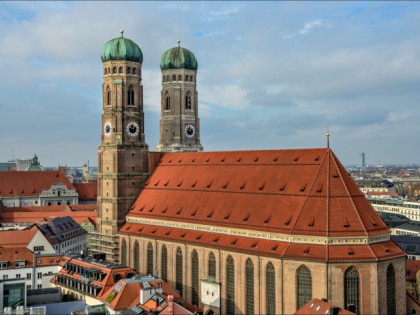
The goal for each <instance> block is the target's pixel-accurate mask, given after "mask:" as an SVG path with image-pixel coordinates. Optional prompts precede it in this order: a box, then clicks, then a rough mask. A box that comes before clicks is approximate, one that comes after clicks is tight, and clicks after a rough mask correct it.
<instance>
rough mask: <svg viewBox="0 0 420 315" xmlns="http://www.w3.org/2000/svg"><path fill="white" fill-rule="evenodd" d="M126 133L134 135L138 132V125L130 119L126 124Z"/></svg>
mask: <svg viewBox="0 0 420 315" xmlns="http://www.w3.org/2000/svg"><path fill="white" fill-rule="evenodd" d="M127 133H128V135H129V136H131V137H134V136H137V135H138V134H139V125H138V124H137V123H136V122H134V121H132V122H129V123H128V124H127Z"/></svg>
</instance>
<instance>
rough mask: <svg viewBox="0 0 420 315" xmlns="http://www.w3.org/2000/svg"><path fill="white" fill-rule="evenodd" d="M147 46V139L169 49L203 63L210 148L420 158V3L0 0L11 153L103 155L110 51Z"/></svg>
mask: <svg viewBox="0 0 420 315" xmlns="http://www.w3.org/2000/svg"><path fill="white" fill-rule="evenodd" d="M121 28H123V29H124V30H125V32H124V36H125V37H127V38H130V39H132V40H134V41H135V42H136V43H137V44H138V45H139V46H140V48H141V50H142V52H143V56H144V58H143V65H142V69H143V86H144V110H145V133H146V142H147V143H148V145H149V147H150V149H151V150H155V148H156V146H157V144H158V140H159V139H158V136H159V117H160V90H161V79H160V78H161V72H160V68H159V61H160V57H161V55H162V53H163V52H164V51H165V50H167V49H169V48H171V47H175V46H177V44H176V41H177V39H181V45H182V46H183V47H185V48H188V49H189V50H191V51H192V52H193V53H194V54H195V56H196V58H197V60H198V74H197V90H198V99H199V116H200V126H201V128H200V129H201V142H202V145H203V146H204V150H206V151H220V150H257V149H258V150H259V149H289V148H314V147H325V146H326V143H327V141H326V136H325V134H326V130H327V128H328V129H329V131H330V134H331V137H330V147H331V148H332V149H333V151H334V152H335V154H336V155H337V156H338V158H339V159H340V160H341V161H342V163H344V164H358V163H359V161H360V157H359V154H360V153H361V152H365V154H366V162H367V164H369V165H374V164H407V163H419V164H420V145H419V142H420V140H419V136H420V123H419V122H420V107H419V105H420V104H419V103H420V62H419V61H420V2H392V1H386V2H379V1H367V2H356V1H349V2H345V1H337V2H332V1H327V2H312V1H298V2H286V1H268V2H261V1H260V2H252V1H244V2H240V1H233V2H226V1H211V2H199V1H196V2H195V1H187V2H178V1H177V2H169V1H163V2H162V1H157V2H151V1H148V2H137V1H129V2H123V1H118V2H117V1H105V2H101V1H92V2H89V1H81V2H78V1H69V2H56V1H47V2H40V1H35V2H31V1H28V2H15V1H13V2H7V1H1V2H0V74H1V75H2V80H1V83H0V115H1V116H0V117H1V120H0V122H1V123H0V162H5V161H8V160H11V159H12V158H13V157H14V158H19V159H27V158H31V157H32V156H33V155H34V153H36V154H37V155H38V158H39V161H40V162H41V164H42V165H44V166H57V165H68V166H80V165H82V164H83V163H85V162H87V161H89V163H90V165H92V166H94V165H97V148H98V145H99V143H100V136H101V131H102V128H101V106H102V104H101V102H102V96H101V93H102V73H103V72H102V63H101V58H100V55H101V49H102V47H103V45H104V44H105V43H106V42H107V41H108V40H110V39H112V38H115V37H119V36H120V33H119V30H120V29H121Z"/></svg>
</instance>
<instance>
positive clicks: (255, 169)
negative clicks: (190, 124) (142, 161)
mask: <svg viewBox="0 0 420 315" xmlns="http://www.w3.org/2000/svg"><path fill="white" fill-rule="evenodd" d="M128 217H133V218H134V217H141V218H149V219H157V220H171V221H178V222H185V223H193V224H202V225H209V226H223V227H231V228H240V229H251V230H257V231H267V232H273V233H282V234H293V235H312V236H327V237H341V236H343V237H350V236H364V237H366V236H371V235H378V234H388V233H390V231H389V229H388V228H387V226H386V225H385V224H384V223H383V221H382V220H381V218H380V217H379V215H378V214H377V213H376V212H375V210H374V209H373V208H372V207H371V205H370V204H369V202H368V201H367V199H366V198H365V196H364V194H363V193H362V192H361V191H360V190H359V188H358V187H357V185H356V184H355V182H354V181H353V180H352V179H351V177H350V175H349V174H348V173H347V171H346V170H345V168H344V167H343V166H342V164H341V163H340V162H339V161H338V159H337V157H336V156H335V155H334V153H333V152H332V151H331V150H330V149H327V148H323V149H296V150H272V151H230V152H229V151H228V152H185V153H166V154H164V155H163V156H162V158H161V160H160V161H159V163H158V165H157V166H156V168H155V170H154V172H153V174H152V175H151V176H150V178H149V180H148V182H147V183H146V186H145V187H144V189H143V190H142V192H141V193H140V195H139V196H138V198H137V200H136V202H135V204H134V205H133V207H132V209H131V210H130V212H129V214H128ZM123 229H124V227H123V228H122V230H121V231H123Z"/></svg>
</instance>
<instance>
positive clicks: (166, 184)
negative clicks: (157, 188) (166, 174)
mask: <svg viewBox="0 0 420 315" xmlns="http://www.w3.org/2000/svg"><path fill="white" fill-rule="evenodd" d="M168 184H169V179H168V180H167V182H166V183H165V184H163V186H165V187H166V186H168Z"/></svg>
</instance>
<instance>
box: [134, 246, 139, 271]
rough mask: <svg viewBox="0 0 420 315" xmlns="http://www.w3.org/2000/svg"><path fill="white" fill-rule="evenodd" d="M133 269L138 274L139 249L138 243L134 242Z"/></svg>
mask: <svg viewBox="0 0 420 315" xmlns="http://www.w3.org/2000/svg"><path fill="white" fill-rule="evenodd" d="M133 250H134V269H136V271H137V272H140V248H139V242H138V241H135V242H134V248H133Z"/></svg>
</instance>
